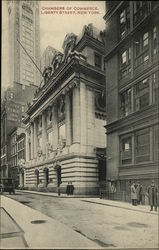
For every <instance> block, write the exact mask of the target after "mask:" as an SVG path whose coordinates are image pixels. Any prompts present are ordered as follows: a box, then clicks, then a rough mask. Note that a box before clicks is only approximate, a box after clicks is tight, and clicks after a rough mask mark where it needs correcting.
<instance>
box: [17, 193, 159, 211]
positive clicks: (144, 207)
mask: <svg viewBox="0 0 159 250" xmlns="http://www.w3.org/2000/svg"><path fill="white" fill-rule="evenodd" d="M16 193H30V194H37V195H44V196H52V197H58V198H80V199H81V201H84V202H90V203H95V204H99V205H104V206H112V207H116V208H123V209H128V210H133V211H137V212H143V213H147V214H153V215H158V212H156V211H150V206H147V205H138V206H132V204H131V203H128V202H122V201H113V200H106V199H100V198H99V197H96V198H95V197H93V198H91V197H90V196H89V197H88V195H81V196H80V195H71V196H67V195H66V194H61V195H60V196H58V195H57V194H56V193H51V192H50V193H49V192H48V193H45V192H36V191H28V190H16Z"/></svg>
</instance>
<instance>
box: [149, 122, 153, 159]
mask: <svg viewBox="0 0 159 250" xmlns="http://www.w3.org/2000/svg"><path fill="white" fill-rule="evenodd" d="M153 152H154V151H153V131H152V127H150V161H152V160H153Z"/></svg>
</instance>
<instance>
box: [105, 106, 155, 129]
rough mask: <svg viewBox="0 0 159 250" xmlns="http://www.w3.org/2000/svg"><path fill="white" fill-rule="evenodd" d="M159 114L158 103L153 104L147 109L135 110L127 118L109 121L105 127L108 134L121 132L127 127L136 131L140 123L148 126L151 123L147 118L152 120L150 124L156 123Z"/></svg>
mask: <svg viewBox="0 0 159 250" xmlns="http://www.w3.org/2000/svg"><path fill="white" fill-rule="evenodd" d="M157 114H158V107H157V105H156V104H155V105H151V106H149V107H148V108H146V109H145V110H142V111H138V112H134V113H133V114H131V115H129V116H127V117H125V118H121V119H119V120H117V121H115V122H112V123H109V124H107V125H106V126H105V128H106V130H107V134H110V133H113V132H115V131H118V132H119V133H120V132H121V131H122V130H124V132H125V131H126V129H127V130H128V129H129V131H130V130H131V131H134V130H136V128H137V126H139V125H142V127H144V126H148V125H149V124H146V121H147V120H149V121H150V124H154V122H155V121H156V122H159V121H157V119H158V117H157Z"/></svg>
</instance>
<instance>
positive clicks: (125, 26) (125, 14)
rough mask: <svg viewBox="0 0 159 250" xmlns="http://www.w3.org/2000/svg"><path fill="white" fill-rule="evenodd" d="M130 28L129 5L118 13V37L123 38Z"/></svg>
mask: <svg viewBox="0 0 159 250" xmlns="http://www.w3.org/2000/svg"><path fill="white" fill-rule="evenodd" d="M129 30H130V8H129V6H128V7H127V8H126V9H124V10H123V11H122V12H121V13H120V37H121V38H123V37H124V36H125V35H126V34H127V33H128V32H129Z"/></svg>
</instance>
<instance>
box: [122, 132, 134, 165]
mask: <svg viewBox="0 0 159 250" xmlns="http://www.w3.org/2000/svg"><path fill="white" fill-rule="evenodd" d="M121 163H122V164H130V163H132V138H131V136H129V137H127V138H124V139H122V140H121Z"/></svg>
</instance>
